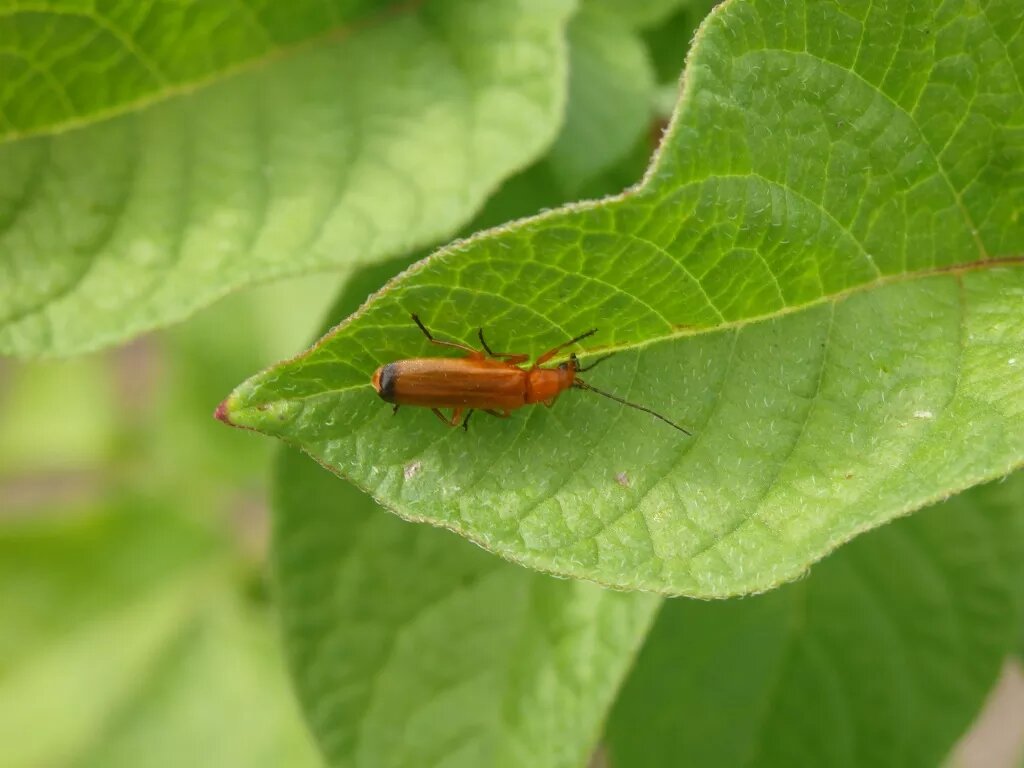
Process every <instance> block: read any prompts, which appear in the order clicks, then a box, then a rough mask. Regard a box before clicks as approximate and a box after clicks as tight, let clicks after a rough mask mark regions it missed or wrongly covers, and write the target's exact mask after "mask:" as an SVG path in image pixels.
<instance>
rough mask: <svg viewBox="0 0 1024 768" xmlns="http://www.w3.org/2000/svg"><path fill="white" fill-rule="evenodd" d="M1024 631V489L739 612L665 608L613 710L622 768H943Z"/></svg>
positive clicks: (1016, 479)
mask: <svg viewBox="0 0 1024 768" xmlns="http://www.w3.org/2000/svg"><path fill="white" fill-rule="evenodd" d="M1022 619H1024V474H1022V473H1020V472H1018V473H1016V474H1014V475H1012V476H1011V477H1010V478H1009V479H1008V480H1006V481H1004V482H997V483H992V484H989V485H986V486H982V487H979V488H976V489H973V490H971V491H969V492H967V493H964V494H961V495H960V496H956V497H954V498H952V499H950V500H948V501H946V502H944V503H942V504H939V505H937V506H935V507H932V508H929V509H926V510H922V511H921V512H919V513H917V514H915V515H913V516H912V517H909V518H905V519H902V520H897V521H895V522H893V523H890V524H889V525H887V526H885V527H883V528H880V529H879V530H877V531H872V532H871V533H869V534H867V535H865V536H863V537H862V538H860V539H858V540H857V541H856V542H853V543H852V544H850V545H849V546H847V547H844V548H843V549H841V550H840V551H838V552H836V553H834V554H833V555H831V556H830V557H828V558H827V559H826V560H824V561H823V562H822V563H820V564H818V565H817V566H815V567H814V568H813V569H812V571H811V573H810V575H809V576H808V577H807V578H806V579H804V580H802V581H800V582H798V583H796V584H791V585H787V586H785V587H782V588H780V589H777V590H775V591H773V592H770V593H768V594H765V595H759V596H756V597H750V598H745V599H742V600H729V601H722V602H708V603H705V602H699V601H693V600H683V599H680V600H668V601H666V602H665V603H664V604H663V607H662V609H661V613H660V614H659V617H658V620H657V623H656V624H655V626H654V629H653V630H652V632H651V634H650V636H649V637H648V639H647V643H646V645H645V646H644V649H643V651H642V653H641V654H640V657H639V659H638V661H637V664H636V667H635V668H634V669H633V671H632V673H631V675H630V677H629V680H628V681H627V683H626V685H625V687H624V688H623V691H622V693H621V695H620V697H619V699H618V701H617V702H616V705H615V709H614V711H613V713H612V716H611V719H610V722H609V727H608V748H609V754H610V757H611V764H612V765H614V766H630V768H632V767H633V766H636V767H637V768H643V766H664V765H678V764H686V765H715V766H723V768H724V767H726V766H811V765H850V766H854V765H871V766H925V765H940V764H942V762H943V758H944V757H945V755H946V753H947V752H948V751H949V749H950V747H951V746H952V745H953V743H954V742H955V741H956V739H957V738H958V737H959V736H960V734H961V733H962V732H963V731H964V729H965V728H966V727H967V726H968V724H969V723H970V722H971V721H972V719H973V718H974V717H975V715H976V714H977V712H978V710H979V709H980V708H981V705H982V703H983V702H984V700H985V697H986V696H987V694H988V692H989V690H990V689H991V687H992V685H993V683H994V682H995V680H996V677H997V674H998V673H999V670H1000V668H1001V667H1002V665H1003V662H1004V660H1005V659H1006V658H1007V657H1008V655H1009V654H1010V653H1011V651H1012V649H1013V646H1014V642H1015V639H1016V637H1017V632H1018V631H1019V628H1020V626H1021V621H1022Z"/></svg>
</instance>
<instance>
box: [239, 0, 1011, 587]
mask: <svg viewBox="0 0 1024 768" xmlns="http://www.w3.org/2000/svg"><path fill="white" fill-rule="evenodd" d="M845 7H846V5H845V4H842V8H845ZM842 8H841V7H840V5H839V4H837V3H832V2H817V3H799V2H797V3H793V2H782V1H781V0H760V1H759V2H740V1H739V0H733V2H728V3H726V4H724V5H723V6H720V7H719V8H718V9H716V11H715V12H714V13H712V15H711V16H710V17H709V19H708V21H707V22H706V23H705V24H704V26H703V27H702V28H701V32H700V33H699V34H698V39H697V42H696V44H695V47H694V49H693V51H692V54H691V56H690V58H689V63H688V68H687V72H686V77H685V79H684V89H683V93H682V95H681V98H680V102H679V106H678V109H677V113H676V115H675V118H674V120H673V123H672V125H671V127H670V129H669V132H668V135H667V137H666V139H665V141H664V142H663V144H662V149H661V152H660V154H659V156H658V157H657V158H656V160H655V162H654V164H653V166H652V168H651V170H650V171H649V173H648V175H647V177H646V178H645V180H644V183H643V184H642V185H641V186H639V187H638V188H636V189H635V190H633V191H631V192H629V193H627V194H625V195H623V196H621V197H619V198H616V199H609V200H604V201H601V202H599V203H593V204H587V205H581V206H574V207H570V208H568V209H563V210H559V211H554V212H552V213H549V214H547V215H542V216H539V217H537V218H534V219H530V220H526V221H523V222H520V223H518V224H516V225H512V226H508V227H505V228H502V229H498V230H494V231H490V232H486V233H483V234H481V235H480V236H477V237H474V238H472V239H470V240H468V241H465V242H460V243H457V244H455V245H453V246H451V247H449V248H446V249H443V250H442V251H440V252H439V253H437V254H436V255H435V256H433V257H431V258H429V259H427V260H425V261H424V262H422V263H420V264H419V265H417V266H416V267H415V268H414V269H412V270H410V271H408V272H406V273H405V274H403V275H401V276H400V277H399V278H397V279H396V280H394V281H393V282H391V283H390V284H389V285H388V286H387V287H386V288H385V290H383V291H382V292H380V293H379V294H377V295H376V296H374V298H373V300H372V301H370V302H368V303H367V304H366V305H365V306H364V307H363V308H362V309H361V310H360V311H359V312H357V313H356V314H355V315H353V316H352V317H351V318H349V319H348V320H347V321H345V322H344V323H342V324H341V325H340V326H339V327H338V328H337V329H335V331H334V332H332V333H331V334H330V335H329V336H328V337H327V338H325V339H324V340H322V341H321V342H320V343H318V344H317V345H316V346H315V347H314V348H313V349H312V350H310V351H309V352H307V353H305V354H303V355H300V356H299V357H298V358H295V359H294V360H291V361H289V362H286V363H283V364H281V365H278V366H276V367H274V368H272V369H270V370H269V371H267V372H265V373H263V374H260V375H258V376H255V377H253V378H252V379H250V380H249V381H247V382H246V383H244V384H243V385H242V386H240V387H239V388H238V389H237V390H236V391H235V392H234V393H233V394H232V395H231V396H230V397H229V398H228V400H226V401H225V403H224V406H223V408H224V410H223V411H222V413H223V415H224V416H225V417H226V419H227V420H229V421H230V422H232V423H234V424H236V425H239V426H244V427H248V428H251V429H256V430H260V431H263V432H266V433H268V434H272V435H277V436H279V437H282V438H283V439H285V440H286V441H288V442H290V443H294V444H296V445H300V446H301V447H302V448H303V449H305V450H306V451H307V452H309V453H310V454H312V455H313V456H315V457H316V458H317V459H318V460H320V461H321V462H323V463H324V464H326V465H327V466H329V467H331V468H332V469H333V470H334V471H336V472H338V473H340V474H342V475H344V476H346V477H348V478H350V479H352V480H353V481H354V482H356V483H357V484H359V485H360V486H362V487H364V488H365V489H367V490H369V491H370V492H371V493H372V494H373V495H374V497H375V498H377V499H378V500H379V501H380V502H381V503H382V504H384V505H386V506H387V507H389V508H390V509H392V510H394V511H395V512H397V513H398V514H400V515H402V516H403V517H406V518H408V519H411V520H421V521H422V520H425V521H429V522H431V523H434V524H437V525H442V526H446V527H449V528H452V529H454V530H457V531H459V532H460V533H462V534H464V535H466V536H467V537H470V538H472V539H473V540H475V541H477V542H478V543H480V544H482V545H484V546H486V547H488V548H490V549H492V550H494V551H496V552H499V553H501V554H502V555H504V556H505V557H508V558H510V559H514V560H517V561H520V562H523V563H526V564H529V565H531V566H533V567H536V568H540V569H545V570H550V571H554V572H557V573H561V574H566V575H572V576H579V577H585V578H588V579H593V580H596V581H599V582H603V583H607V584H614V585H618V586H622V587H634V588H643V589H652V590H658V591H663V592H668V593H679V594H689V595H708V596H710V595H729V594H736V593H741V592H749V591H757V590H763V589H766V588H768V587H771V586H773V585H776V584H778V583H780V582H781V581H784V580H787V579H792V578H794V577H796V576H798V575H799V574H801V573H802V572H803V571H804V570H805V569H806V568H807V566H808V565H809V564H810V563H811V562H813V561H815V560H817V559H818V558H820V557H822V556H823V555H824V554H825V553H827V552H828V551H830V550H831V549H833V548H834V547H836V546H837V545H839V544H840V543H842V542H844V541H846V540H847V539H849V538H851V537H853V536H855V535H856V534H858V533H860V532H862V531H864V530H867V529H869V528H872V527H874V526H877V525H879V524H881V523H883V522H885V521H888V520H890V519H892V518H893V517H894V516H897V515H901V514H905V513H907V512H909V511H911V510H913V509H916V508H918V507H920V506H922V505H924V504H926V503H928V502H929V501H932V500H934V499H936V498H939V497H942V496H945V495H948V494H949V493H952V492H955V491H957V490H959V489H962V488H965V487H967V486H969V485H972V484H974V483H978V482H980V481H982V480H985V479H988V478H993V477H996V476H999V475H1002V474H1004V473H1006V472H1008V471H1009V470H1010V469H1012V468H1013V467H1015V466H1018V465H1019V464H1021V462H1022V461H1024V309H1022V307H1024V269H1022V268H1021V266H1020V262H1021V259H1022V254H1024V227H1022V226H1021V225H1020V223H1019V222H1018V215H1017V214H1018V212H1019V210H1020V209H1021V207H1022V205H1024V132H1022V131H1021V130H1020V128H1019V125H1020V124H1021V122H1022V121H1024V95H1022V93H1021V90H1020V82H1021V77H1019V76H1018V75H1019V74H1022V73H1024V25H1022V24H1020V23H1017V22H1018V21H1019V19H1020V10H1019V5H1018V4H1016V3H1010V2H1004V3H998V2H995V3H990V4H989V5H987V6H986V7H985V8H984V9H979V8H976V7H975V6H970V5H965V6H957V7H956V8H954V7H951V6H949V5H947V4H940V3H937V2H935V3H925V2H913V3H902V2H896V0H890V1H889V2H883V3H875V4H872V5H871V6H870V7H867V6H866V7H864V8H863V9H862V11H863V12H862V13H861V14H851V13H848V12H844V11H843V10H842ZM412 312H417V313H419V314H420V315H421V316H422V317H423V318H424V319H425V320H426V321H427V323H428V325H429V326H431V327H432V328H433V330H434V331H435V332H436V333H438V334H440V335H442V336H444V337H446V338H456V339H459V340H462V341H465V342H473V341H474V337H475V329H476V328H477V326H484V327H485V328H486V329H487V331H488V333H489V335H490V340H491V345H492V347H493V348H498V347H500V348H502V349H504V350H509V351H516V352H519V351H522V352H528V353H533V354H536V353H539V352H540V351H542V350H544V349H546V348H549V347H552V346H554V345H555V344H558V343H560V342H562V341H564V340H565V339H567V338H569V337H570V336H573V335H575V334H578V333H580V332H581V331H584V330H586V329H587V328H590V327H593V326H598V327H599V328H600V333H599V334H598V335H597V336H595V337H594V339H593V346H592V347H589V348H588V353H596V352H598V351H605V350H615V351H617V352H619V354H618V356H617V357H616V358H614V359H613V360H612V361H610V362H608V363H605V364H604V365H603V366H602V367H601V368H599V369H597V370H596V371H595V372H594V373H593V374H590V376H592V381H593V383H594V384H595V385H597V386H600V387H604V388H607V389H610V390H613V391H615V392H617V393H619V394H620V395H623V396H627V397H629V398H631V399H633V400H636V401H639V402H641V403H644V404H647V405H649V406H651V407H654V408H655V409H657V410H659V411H661V412H663V413H665V414H667V415H668V416H670V417H671V418H673V419H675V420H677V421H680V422H682V423H684V424H686V425H688V426H689V427H690V428H691V429H692V431H693V432H694V433H695V435H694V437H693V438H686V437H684V436H681V435H680V434H679V433H678V432H676V431H674V430H672V429H671V428H669V427H667V426H666V425H664V424H662V423H660V422H657V421H654V420H653V419H650V418H648V417H646V416H644V415H642V414H638V413H636V412H634V411H629V410H626V409H624V408H621V407H619V406H617V405H616V404H614V403H611V402H609V401H606V400H602V399H599V398H597V397H595V396H591V395H587V394H585V393H576V392H573V393H570V394H568V395H567V396H566V397H564V398H563V401H561V402H559V403H558V405H557V406H556V407H555V408H553V409H552V410H550V411H549V410H545V409H538V408H533V409H528V410H527V411H525V412H519V413H516V414H514V416H513V418H511V419H508V420H507V421H495V420H489V419H488V417H486V416H482V415H481V416H479V417H478V421H477V422H476V423H474V425H473V426H474V428H473V429H470V430H469V433H468V434H464V433H462V432H461V431H457V432H456V431H449V430H445V429H444V428H442V427H441V426H440V425H439V424H438V422H437V420H436V419H435V418H434V417H433V415H432V414H430V413H429V412H427V411H416V410H415V409H406V410H405V412H401V413H399V414H398V415H397V416H394V417H393V416H392V415H391V411H390V408H389V407H387V406H386V405H385V404H383V403H381V402H379V400H378V399H377V398H376V396H375V394H374V392H373V390H372V388H371V387H370V384H369V379H370V375H371V374H372V372H373V370H374V369H375V368H376V367H377V366H379V365H381V364H382V363H386V362H390V361H392V360H397V359H402V358H408V357H414V356H417V355H423V354H438V350H437V348H433V347H431V346H430V345H429V344H427V343H426V341H425V340H424V339H423V337H422V335H421V334H420V333H419V331H418V330H417V329H416V328H415V326H413V325H412V323H411V322H410V320H409V315H410V313H412ZM588 343H589V342H588ZM413 462H416V463H417V464H418V466H420V467H421V471H420V472H418V473H417V474H416V475H415V477H414V478H410V479H406V477H405V469H406V468H407V467H408V466H409V465H410V464H411V463H413Z"/></svg>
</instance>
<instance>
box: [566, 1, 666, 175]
mask: <svg viewBox="0 0 1024 768" xmlns="http://www.w3.org/2000/svg"><path fill="white" fill-rule="evenodd" d="M642 5H643V4H642V3H641V4H640V6H642ZM638 7H639V6H638ZM623 10H625V9H623ZM569 73H570V76H569V102H568V106H567V108H566V119H565V123H564V124H563V126H562V131H561V133H559V134H558V138H557V139H556V140H555V143H554V146H553V147H552V148H551V153H550V156H549V158H548V162H549V164H550V166H551V169H552V171H553V172H554V174H555V176H556V177H557V178H558V179H559V180H560V181H561V182H562V186H563V188H564V189H565V190H566V192H567V193H569V194H571V193H572V192H576V191H578V189H579V188H580V187H582V186H583V185H584V184H585V183H586V182H587V181H589V180H591V179H592V178H593V177H594V176H596V175H597V174H598V173H600V172H601V171H604V170H606V169H607V167H608V165H609V164H613V163H614V162H615V161H617V160H620V159H622V158H623V157H625V156H626V155H627V154H628V153H629V151H630V150H631V149H632V148H633V145H634V144H635V143H636V139H637V136H639V135H641V134H642V133H643V132H644V130H645V129H646V128H647V126H648V125H649V124H650V122H651V118H652V114H651V104H652V101H653V98H654V70H653V69H652V67H651V64H650V61H649V60H648V58H647V51H646V49H645V47H644V44H643V41H642V40H641V39H640V37H639V36H638V35H637V34H635V33H634V32H633V31H632V30H630V29H629V28H628V27H627V26H626V25H625V24H624V22H623V18H622V16H621V15H619V14H618V13H616V12H614V11H605V10H603V9H601V8H600V7H599V6H597V7H595V4H594V3H590V4H587V5H584V6H583V9H582V11H581V12H580V13H579V14H577V15H576V17H575V18H573V20H572V23H571V24H570V25H569ZM614 191H616V192H617V191H619V190H614Z"/></svg>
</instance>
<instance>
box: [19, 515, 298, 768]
mask: <svg viewBox="0 0 1024 768" xmlns="http://www.w3.org/2000/svg"><path fill="white" fill-rule="evenodd" d="M36 515H37V517H36V518H35V519H32V520H28V521H24V522H20V523H17V524H14V523H8V524H6V525H5V526H3V527H0V605H3V628H4V631H3V632H2V633H0V738H2V740H3V745H4V748H3V754H4V765H5V766H10V767H11V768H20V767H21V766H25V767H26V768H29V767H33V768H34V767H35V766H41V765H76V766H93V765H95V766H104V768H109V767H110V766H120V765H124V766H133V767H138V768H152V767H154V766H175V765H197V766H211V768H212V766H225V765H247V766H262V765H265V766H277V765H295V766H306V765H309V766H312V765H314V764H315V759H314V758H315V755H314V753H313V750H312V746H311V744H310V743H309V740H308V736H307V735H306V734H305V732H304V730H303V729H302V727H301V723H300V722H299V720H298V718H297V716H296V713H295V711H294V707H293V705H292V703H291V701H290V699H289V696H288V691H287V687H286V684H285V680H284V677H283V674H282V669H281V667H280V663H279V661H278V657H277V649H276V648H275V644H274V642H273V635H272V633H271V630H270V626H269V622H268V617H267V615H266V610H265V608H264V607H263V606H259V605H255V606H254V605H251V604H247V603H245V602H243V601H242V600H240V599H239V595H238V594H235V593H234V591H232V590H231V589H230V588H229V585H230V583H231V582H230V581H229V580H227V579H225V578H224V575H225V573H224V571H225V563H224V561H223V552H222V550H221V547H220V545H219V544H218V542H217V540H216V538H215V537H213V536H211V535H210V533H209V532H207V531H204V530H202V529H200V528H198V527H197V526H195V525H194V524H191V523H186V522H185V521H184V520H183V519H181V518H180V517H178V516H176V515H172V514H169V513H167V512H165V511H163V510H162V509H160V508H158V507H154V506H152V505H151V504H146V503H145V502H141V501H140V500H138V499H125V500H123V501H122V502H121V503H119V504H115V505H114V506H113V507H111V508H109V509H89V508H86V509H79V510H73V511H72V514H71V515H70V516H68V515H67V513H64V514H62V515H60V516H58V517H55V518H52V519H50V518H48V516H47V515H46V514H45V512H44V511H42V510H37V511H36ZM210 712H215V713H216V714H217V717H216V718H211V717H209V713H210ZM41 723H45V727H41V726H40V724H41Z"/></svg>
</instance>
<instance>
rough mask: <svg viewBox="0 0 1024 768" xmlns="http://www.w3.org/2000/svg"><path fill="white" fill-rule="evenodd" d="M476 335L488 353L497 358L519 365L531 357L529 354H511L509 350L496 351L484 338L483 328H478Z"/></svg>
mask: <svg viewBox="0 0 1024 768" xmlns="http://www.w3.org/2000/svg"><path fill="white" fill-rule="evenodd" d="M476 335H477V337H478V338H479V339H480V345H481V346H482V347H483V348H484V351H485V352H486V353H487V354H488V355H490V356H491V357H496V358H498V359H500V360H504V361H505V362H506V363H508V364H509V365H519V363H525V362H526V361H527V360H529V359H530V356H529V355H518V354H511V353H509V352H495V351H493V350H492V349H491V348H490V347H489V346H488V345H487V342H486V341H485V340H484V329H483V328H478V329H477V332H476Z"/></svg>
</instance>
